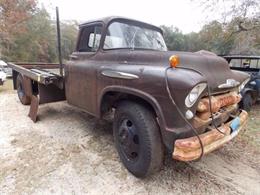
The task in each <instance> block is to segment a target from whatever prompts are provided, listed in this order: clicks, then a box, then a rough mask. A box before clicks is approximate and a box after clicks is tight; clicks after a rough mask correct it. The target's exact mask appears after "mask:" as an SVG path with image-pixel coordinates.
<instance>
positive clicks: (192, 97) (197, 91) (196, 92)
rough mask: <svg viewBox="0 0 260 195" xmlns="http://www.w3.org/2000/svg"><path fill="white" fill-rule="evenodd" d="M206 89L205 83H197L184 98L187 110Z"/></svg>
mask: <svg viewBox="0 0 260 195" xmlns="http://www.w3.org/2000/svg"><path fill="white" fill-rule="evenodd" d="M206 87H207V83H199V84H197V85H196V86H195V87H193V89H192V90H191V91H190V93H189V94H188V95H187V96H186V98H185V105H186V107H188V108H190V107H192V106H193V105H194V104H195V102H197V100H198V98H199V96H200V95H201V93H202V92H203V91H204V90H205V88H206Z"/></svg>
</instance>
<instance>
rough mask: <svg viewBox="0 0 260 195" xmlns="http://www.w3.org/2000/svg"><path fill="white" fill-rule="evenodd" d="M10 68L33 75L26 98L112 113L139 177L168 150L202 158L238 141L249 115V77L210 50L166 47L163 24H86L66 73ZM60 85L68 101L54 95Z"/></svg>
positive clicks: (122, 151)
mask: <svg viewBox="0 0 260 195" xmlns="http://www.w3.org/2000/svg"><path fill="white" fill-rule="evenodd" d="M11 66H12V67H13V69H15V70H16V72H18V73H19V71H20V72H21V73H23V74H26V75H27V76H26V75H25V77H27V78H29V80H30V79H31V80H32V82H33V85H32V86H33V87H32V90H31V91H32V92H31V93H30V94H33V96H30V95H26V96H28V100H30V97H34V98H32V99H33V100H35V99H36V100H37V98H39V99H40V102H41V99H44V100H46V101H43V103H47V102H51V101H50V100H55V101H57V100H63V99H66V100H67V102H68V103H69V104H71V105H74V106H76V107H78V108H80V109H82V110H84V111H86V112H87V113H89V114H91V115H93V116H95V117H97V118H102V117H103V116H104V115H106V113H111V112H112V113H113V114H114V122H113V134H114V139H115V145H116V148H117V151H118V154H119V157H120V159H121V161H122V162H123V164H124V166H125V167H126V168H127V169H128V170H129V171H130V172H131V173H133V174H134V175H135V176H137V177H145V176H147V175H149V174H151V173H153V172H155V171H158V170H159V169H160V168H161V166H162V163H163V159H164V153H165V151H166V150H167V151H169V152H170V153H171V154H172V157H173V158H174V159H176V160H180V161H192V160H197V159H200V158H201V157H202V156H204V155H205V154H207V153H210V152H212V151H214V150H216V149H217V148H219V147H220V146H222V145H223V144H225V143H226V142H228V141H230V140H231V139H233V138H234V137H235V136H236V135H237V134H238V132H239V131H240V130H242V129H244V128H245V125H246V121H247V118H248V115H247V112H245V111H243V110H242V111H241V110H239V108H238V103H239V102H240V100H241V95H240V94H239V92H240V91H241V90H242V88H243V87H244V85H245V82H247V79H248V78H249V75H248V74H246V73H242V72H238V71H234V70H230V68H229V65H228V63H227V61H226V60H225V59H223V58H221V57H218V56H217V55H215V54H214V53H211V52H208V51H198V52H194V53H191V52H178V51H168V49H167V47H166V44H165V42H164V39H163V32H162V30H161V29H160V28H158V27H156V26H153V25H151V24H147V23H144V22H140V21H136V20H132V19H128V18H123V17H106V18H102V19H99V20H95V21H89V22H86V23H83V24H81V25H80V26H79V34H78V40H77V46H76V48H75V51H74V52H73V53H72V55H71V56H70V60H69V61H68V62H66V63H65V64H64V71H65V74H64V76H60V77H51V78H52V79H50V78H49V77H47V76H46V77H41V75H40V76H39V75H37V76H35V75H32V73H30V74H29V73H28V72H27V71H26V70H24V69H19V68H18V67H17V66H15V65H14V64H13V65H11ZM33 71H34V72H38V73H37V74H40V73H41V72H40V71H38V70H37V71H36V70H33ZM42 74H43V73H42ZM48 74H50V75H52V74H51V73H48ZM44 75H46V73H45V74H44ZM21 78H22V76H20V80H22V79H21ZM47 78H48V79H47ZM25 80H26V79H25ZM27 80H28V79H27ZM38 80H39V81H38ZM57 81H59V82H57ZM61 82H62V85H60V83H61ZM22 83H23V82H22V81H20V85H21V86H22ZM48 86H52V87H48ZM62 86H63V87H62ZM24 88H26V87H24ZM27 88H28V87H27ZM29 88H30V87H29ZM58 88H59V90H60V91H63V92H64V93H65V95H64V98H60V99H59V98H57V97H59V93H55V95H53V94H54V92H55V89H58ZM20 91H21V90H20ZM25 94H26V93H25ZM18 96H19V93H18ZM54 96H55V98H54ZM49 97H51V98H49ZM36 100H35V101H36ZM47 100H48V101H47ZM35 101H33V102H34V103H31V107H33V106H32V105H35V104H36V103H38V102H39V101H36V103H35ZM31 110H34V109H33V108H32V109H31Z"/></svg>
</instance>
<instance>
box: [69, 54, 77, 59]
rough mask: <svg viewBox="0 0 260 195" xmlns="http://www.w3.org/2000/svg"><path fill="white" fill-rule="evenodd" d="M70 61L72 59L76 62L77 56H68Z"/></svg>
mask: <svg viewBox="0 0 260 195" xmlns="http://www.w3.org/2000/svg"><path fill="white" fill-rule="evenodd" d="M70 59H72V60H77V59H78V56H76V55H70Z"/></svg>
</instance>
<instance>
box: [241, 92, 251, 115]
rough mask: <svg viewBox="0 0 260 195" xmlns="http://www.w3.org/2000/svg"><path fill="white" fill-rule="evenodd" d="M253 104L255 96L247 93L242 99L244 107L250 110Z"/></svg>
mask: <svg viewBox="0 0 260 195" xmlns="http://www.w3.org/2000/svg"><path fill="white" fill-rule="evenodd" d="M252 105H253V98H252V96H251V94H250V93H246V94H245V95H244V96H243V99H242V108H243V109H244V110H246V111H247V112H249V111H250V110H251V108H252Z"/></svg>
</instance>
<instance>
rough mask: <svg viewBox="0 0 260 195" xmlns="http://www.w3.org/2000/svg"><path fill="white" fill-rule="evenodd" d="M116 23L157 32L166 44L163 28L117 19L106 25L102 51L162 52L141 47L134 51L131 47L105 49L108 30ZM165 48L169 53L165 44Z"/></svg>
mask: <svg viewBox="0 0 260 195" xmlns="http://www.w3.org/2000/svg"><path fill="white" fill-rule="evenodd" d="M115 22H118V23H123V24H128V25H133V26H137V27H140V28H146V29H149V30H154V31H157V32H158V33H160V34H161V36H162V38H163V41H164V43H165V40H164V37H163V31H162V29H161V28H159V27H156V26H153V25H151V24H148V23H144V22H141V21H137V20H131V19H125V18H116V19H112V20H111V21H109V22H108V23H107V25H106V28H105V31H104V34H103V38H102V40H101V44H102V45H100V46H101V49H102V50H103V51H110V50H151V51H162V50H157V49H152V48H151V49H149V48H140V47H135V48H134V49H133V48H131V47H122V48H109V49H106V48H104V45H105V39H106V36H107V33H108V29H109V27H110V25H111V24H112V23H115ZM165 47H166V51H168V48H167V46H166V44H165Z"/></svg>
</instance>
